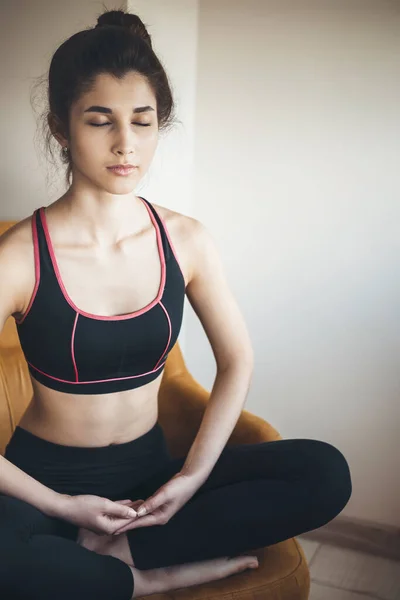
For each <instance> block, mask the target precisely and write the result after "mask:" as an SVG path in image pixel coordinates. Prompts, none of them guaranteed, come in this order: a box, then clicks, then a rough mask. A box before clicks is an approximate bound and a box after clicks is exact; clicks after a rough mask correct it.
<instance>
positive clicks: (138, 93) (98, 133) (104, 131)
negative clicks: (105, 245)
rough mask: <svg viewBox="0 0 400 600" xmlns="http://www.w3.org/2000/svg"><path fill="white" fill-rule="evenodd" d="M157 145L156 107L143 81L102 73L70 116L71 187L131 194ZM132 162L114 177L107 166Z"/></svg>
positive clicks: (137, 76)
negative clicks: (129, 169)
mask: <svg viewBox="0 0 400 600" xmlns="http://www.w3.org/2000/svg"><path fill="white" fill-rule="evenodd" d="M157 142H158V120H157V105H156V98H155V96H154V93H153V91H152V89H151V87H150V86H149V84H148V82H147V80H146V78H145V77H143V76H142V75H140V74H139V73H136V72H134V71H131V72H129V73H127V74H126V75H125V76H124V78H123V79H121V80H118V79H115V78H114V77H112V76H111V75H109V74H100V75H98V76H97V78H96V82H95V85H94V87H93V88H92V89H91V91H90V92H88V93H86V94H85V95H83V96H82V97H81V98H80V99H79V100H78V101H77V102H76V103H75V104H74V105H73V106H72V108H71V112H70V142H69V143H68V146H69V148H70V154H71V157H72V161H73V167H72V173H73V185H74V187H75V185H76V184H79V185H83V186H84V187H88V186H89V187H91V188H92V187H94V188H97V189H101V190H103V191H106V192H108V193H110V194H130V193H131V192H132V191H133V190H134V189H135V187H136V186H137V184H138V183H139V181H140V180H141V179H142V177H143V176H144V175H145V173H146V171H147V170H148V168H149V166H150V163H151V161H152V159H153V156H154V153H155V150H156V148H157ZM121 163H130V164H132V165H134V166H135V167H137V168H135V169H134V171H133V172H132V173H131V174H129V175H127V176H121V175H116V174H115V173H114V172H113V171H111V170H110V169H108V168H107V167H110V166H113V165H116V164H121Z"/></svg>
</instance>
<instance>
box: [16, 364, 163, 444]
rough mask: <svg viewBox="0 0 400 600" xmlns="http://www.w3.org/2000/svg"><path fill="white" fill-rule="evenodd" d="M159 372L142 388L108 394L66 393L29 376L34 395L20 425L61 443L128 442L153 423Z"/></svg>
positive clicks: (149, 427)
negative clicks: (48, 386)
mask: <svg viewBox="0 0 400 600" xmlns="http://www.w3.org/2000/svg"><path fill="white" fill-rule="evenodd" d="M161 379H162V375H161V374H160V376H159V377H157V379H155V380H154V381H152V382H150V383H148V384H146V385H144V386H143V387H141V388H136V389H133V390H127V391H124V392H117V393H115V394H114V393H111V394H98V395H95V394H93V395H90V394H67V393H64V392H59V391H57V390H53V389H50V388H47V387H45V386H43V385H42V384H41V383H39V382H38V381H36V380H35V379H33V378H31V381H32V386H33V397H32V401H31V403H30V404H29V406H28V408H27V410H26V412H25V413H24V415H23V417H22V419H21V420H20V422H19V426H20V427H22V428H23V429H26V430H27V431H30V432H31V433H33V434H34V435H36V436H38V437H40V438H43V439H45V440H47V441H49V442H53V443H55V444H62V445H64V446H81V447H98V446H109V445H111V444H123V443H125V442H130V441H132V440H134V439H136V438H138V437H140V436H142V435H144V434H145V433H147V431H150V429H151V428H152V427H153V426H154V425H155V423H156V422H157V418H158V391H159V388H160V384H161Z"/></svg>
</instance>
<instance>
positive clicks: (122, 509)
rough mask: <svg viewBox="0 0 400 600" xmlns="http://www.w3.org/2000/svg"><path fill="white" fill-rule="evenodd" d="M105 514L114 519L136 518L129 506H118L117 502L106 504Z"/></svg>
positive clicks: (134, 512)
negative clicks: (112, 516)
mask: <svg viewBox="0 0 400 600" xmlns="http://www.w3.org/2000/svg"><path fill="white" fill-rule="evenodd" d="M105 512H106V513H107V514H109V515H114V516H116V517H123V518H126V519H129V518H132V517H136V516H137V513H136V511H135V510H134V509H133V508H130V507H129V506H125V505H123V504H119V503H118V502H112V501H110V502H107V504H106V509H105Z"/></svg>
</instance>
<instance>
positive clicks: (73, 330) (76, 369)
mask: <svg viewBox="0 0 400 600" xmlns="http://www.w3.org/2000/svg"><path fill="white" fill-rule="evenodd" d="M78 317H79V313H76V317H75V321H74V327H73V329H72V337H71V356H72V362H73V364H74V369H75V377H76V381H79V376H78V367H77V366H76V360H75V347H74V345H75V330H76V324H77V322H78Z"/></svg>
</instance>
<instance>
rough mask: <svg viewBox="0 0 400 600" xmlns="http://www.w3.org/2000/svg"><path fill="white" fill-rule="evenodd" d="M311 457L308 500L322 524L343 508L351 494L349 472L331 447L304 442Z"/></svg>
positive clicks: (340, 455) (318, 443)
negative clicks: (309, 494)
mask: <svg viewBox="0 0 400 600" xmlns="http://www.w3.org/2000/svg"><path fill="white" fill-rule="evenodd" d="M306 441H307V443H308V451H309V452H310V450H311V452H310V455H311V456H312V459H311V460H310V465H309V467H310V468H309V482H310V485H311V499H312V504H313V505H314V507H315V508H318V510H317V513H319V514H320V518H321V519H322V521H323V523H321V525H322V524H325V523H327V522H328V521H331V520H332V519H333V518H334V517H336V516H337V515H338V514H339V513H340V512H341V511H342V510H343V509H344V507H345V506H346V504H347V503H348V501H349V500H350V497H351V494H352V481H351V473H350V468H349V465H348V462H347V460H346V459H345V457H344V456H343V454H342V452H340V450H338V448H336V447H335V446H333V445H332V444H329V443H328V442H323V441H319V440H306Z"/></svg>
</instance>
